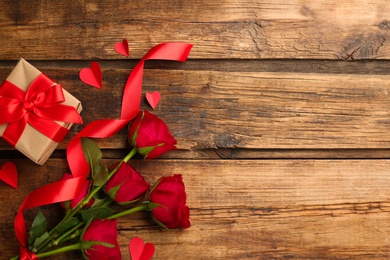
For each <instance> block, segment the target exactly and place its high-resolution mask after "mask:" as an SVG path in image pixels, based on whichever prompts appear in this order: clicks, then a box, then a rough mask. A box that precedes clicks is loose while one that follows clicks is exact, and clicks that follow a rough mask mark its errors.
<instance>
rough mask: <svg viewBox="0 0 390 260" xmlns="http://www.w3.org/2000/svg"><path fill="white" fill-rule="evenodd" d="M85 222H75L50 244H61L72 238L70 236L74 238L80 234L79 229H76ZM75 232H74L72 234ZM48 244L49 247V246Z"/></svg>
mask: <svg viewBox="0 0 390 260" xmlns="http://www.w3.org/2000/svg"><path fill="white" fill-rule="evenodd" d="M84 224H85V223H84V222H81V223H79V224H77V225H76V226H74V227H73V228H72V229H69V230H68V231H67V232H65V233H64V234H63V235H62V236H60V237H59V238H57V239H56V240H54V241H53V242H52V243H51V244H50V246H57V245H59V244H61V243H62V242H65V241H67V240H69V239H72V238H75V237H76V235H80V231H79V230H78V229H79V228H80V227H81V226H83V225H84ZM74 233H75V234H74ZM50 246H49V247H50Z"/></svg>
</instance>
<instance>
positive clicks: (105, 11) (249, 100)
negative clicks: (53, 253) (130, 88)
mask: <svg viewBox="0 0 390 260" xmlns="http://www.w3.org/2000/svg"><path fill="white" fill-rule="evenodd" d="M214 2H215V3H214ZM214 2H213V1H205V0H203V1H176V0H169V1H113V0H108V1H100V0H99V1H64V0H59V1H55V2H51V1H30V2H23V1H6V0H0V26H1V30H0V80H3V79H5V78H6V76H7V75H8V74H9V72H10V71H11V70H12V68H13V66H14V65H15V63H16V60H18V59H19V58H20V57H23V58H25V59H27V60H28V61H30V62H31V63H32V64H33V65H35V66H36V67H37V68H38V69H40V70H41V71H43V72H44V73H45V74H47V75H49V76H50V77H51V78H53V79H55V80H56V81H57V82H59V83H61V84H62V85H63V86H64V87H65V88H66V89H67V90H68V91H69V92H71V93H72V94H73V95H74V96H76V97H77V98H78V99H80V100H81V101H82V104H83V108H84V110H83V112H82V117H83V120H84V123H85V124H86V123H89V122H91V121H93V120H96V119H100V118H118V117H119V114H120V106H121V104H120V102H121V95H122V91H123V85H124V83H125V81H126V79H127V76H128V74H129V72H130V71H131V69H132V68H133V67H134V65H135V64H136V62H137V61H138V60H137V59H139V58H140V57H142V55H143V54H144V53H145V52H146V51H147V50H148V49H149V48H151V47H152V46H154V45H155V44H157V43H160V42H164V41H186V42H190V43H193V44H194V48H193V50H192V52H191V54H190V59H189V60H188V61H187V62H186V63H184V64H182V63H175V62H166V61H153V62H147V64H146V69H145V75H144V85H143V93H145V92H147V91H148V92H151V91H155V90H157V91H159V92H160V93H161V101H160V104H159V105H158V107H157V109H156V110H155V111H154V112H155V113H156V114H157V115H158V116H160V117H161V118H163V119H164V120H165V121H166V123H167V124H168V126H169V127H170V129H171V131H172V133H173V134H174V135H175V137H177V139H178V141H179V144H178V148H179V150H178V151H175V152H170V153H168V154H166V155H164V156H163V157H162V158H160V159H157V160H155V161H147V162H145V161H143V160H140V159H136V160H134V161H133V162H132V164H133V165H134V166H135V167H136V168H137V169H139V171H140V172H141V173H142V174H143V175H144V176H145V177H146V179H147V180H149V181H154V180H156V179H158V177H159V176H160V175H162V174H172V173H181V174H183V177H184V181H185V184H186V187H187V193H188V204H189V206H190V208H191V223H192V226H191V228H190V229H188V230H173V231H163V230H161V229H160V228H158V227H156V226H155V225H154V224H153V223H152V222H151V221H150V220H147V216H146V215H143V214H136V215H134V216H131V217H128V218H123V219H121V220H120V222H119V230H120V234H119V237H120V238H119V239H120V241H119V242H120V245H121V249H122V253H123V259H129V255H128V249H127V245H128V241H129V239H130V238H131V237H132V236H134V235H138V236H141V237H142V238H144V239H145V240H146V241H150V242H153V243H155V245H156V255H155V257H154V259H274V258H293V259H307V258H310V259H351V258H356V259H367V258H373V259H386V258H389V257H390V242H389V236H390V235H389V234H390V224H389V223H390V215H389V211H390V200H389V198H390V188H389V187H390V161H389V158H390V135H389V134H388V133H389V129H390V112H389V107H390V62H389V61H388V59H389V58H390V44H389V43H390V17H389V12H390V6H389V5H388V3H387V1H384V0H373V1H364V0H358V1H350V0H348V1H342V2H340V1H334V0H330V1H318V0H317V1H303V0H295V1H285V0H283V1H275V3H273V2H272V1H263V0H258V1H242V0H239V1H233V0H227V1H214ZM123 38H127V39H128V40H129V45H130V52H131V57H130V59H125V58H124V57H122V56H120V55H118V54H116V53H115V51H114V49H113V46H114V44H115V43H116V42H117V41H120V40H121V39H123ZM92 60H99V61H100V63H101V66H102V70H103V89H102V90H98V89H95V88H92V87H89V86H87V85H85V84H84V83H82V82H81V81H80V80H79V78H78V72H79V71H80V70H81V68H83V67H87V66H88V65H89V63H90V62H91V61H92ZM352 60H357V61H352ZM141 107H142V108H143V109H149V107H148V105H147V104H146V102H145V100H144V99H143V101H142V104H141ZM82 128H83V126H74V127H72V129H71V131H70V133H69V134H68V136H67V137H66V139H65V140H64V142H63V143H62V144H61V145H60V146H59V148H58V149H57V150H56V151H55V152H54V154H53V155H52V157H51V159H49V161H48V162H47V163H46V164H45V165H44V166H37V165H35V164H34V163H32V162H31V161H29V160H28V159H26V158H25V157H24V156H22V155H21V154H19V152H17V151H15V150H14V149H13V148H12V147H10V146H9V145H8V144H7V143H6V142H5V141H3V140H0V150H1V151H0V165H2V164H3V163H4V162H6V161H9V160H12V161H13V162H15V163H16V165H17V167H18V170H19V188H18V189H17V190H14V189H12V188H10V187H9V186H7V185H6V184H4V183H2V182H0V209H1V210H0V227H1V234H2V235H1V236H0V252H1V253H0V258H1V259H8V257H10V256H12V255H13V254H15V253H17V251H18V243H17V240H16V238H15V235H14V232H13V217H14V215H15V214H16V212H17V210H18V208H19V206H20V203H21V202H22V201H23V199H24V197H25V196H26V195H27V194H28V193H29V192H31V191H32V190H34V189H35V188H37V187H40V186H42V185H44V184H47V183H50V182H54V181H57V180H58V179H59V178H60V177H61V176H62V174H63V173H64V172H67V171H68V169H67V164H66V161H65V159H64V158H65V148H66V145H67V143H68V142H69V140H70V139H71V138H72V137H74V136H75V134H76V133H77V132H79V131H80V130H81V129H82ZM97 143H98V144H99V146H100V147H101V148H103V151H104V157H105V158H106V159H105V160H106V161H107V162H114V161H116V160H117V159H118V158H121V157H123V156H124V155H125V153H126V151H127V149H128V145H127V143H126V132H125V131H121V132H120V133H119V134H118V135H116V136H114V137H112V138H110V139H106V140H98V141H97ZM42 210H43V212H44V213H45V214H46V215H48V216H50V220H51V221H52V222H56V221H58V220H59V219H60V217H61V212H60V209H59V207H58V206H56V205H54V206H46V207H43V209H42ZM34 213H35V212H34V211H31V212H28V213H27V214H26V218H27V222H28V223H30V222H31V220H32V217H33V214H34ZM145 219H146V220H145ZM80 258H81V254H80V253H78V252H75V253H70V254H66V255H63V256H60V257H55V258H52V259H80Z"/></svg>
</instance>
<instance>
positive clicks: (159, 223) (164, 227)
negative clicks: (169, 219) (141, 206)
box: [152, 216, 169, 229]
mask: <svg viewBox="0 0 390 260" xmlns="http://www.w3.org/2000/svg"><path fill="white" fill-rule="evenodd" d="M152 219H153V221H154V222H156V224H157V225H159V226H160V227H162V228H163V229H169V228H167V227H166V226H165V225H164V224H163V223H161V222H160V221H158V220H157V219H155V218H154V217H153V216H152Z"/></svg>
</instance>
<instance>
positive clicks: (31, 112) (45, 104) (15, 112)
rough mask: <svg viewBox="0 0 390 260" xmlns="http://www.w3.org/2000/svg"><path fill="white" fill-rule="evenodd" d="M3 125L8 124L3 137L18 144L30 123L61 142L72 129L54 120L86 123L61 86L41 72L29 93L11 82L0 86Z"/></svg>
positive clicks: (0, 111)
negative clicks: (66, 101)
mask: <svg viewBox="0 0 390 260" xmlns="http://www.w3.org/2000/svg"><path fill="white" fill-rule="evenodd" d="M0 97H1V98H0V115H1V118H0V124H8V126H7V128H6V129H5V131H4V133H3V135H2V137H3V139H5V140H6V141H7V142H9V143H10V144H11V145H13V146H15V145H16V143H17V142H18V140H19V139H20V137H21V136H22V133H23V131H24V129H25V128H26V126H27V124H29V125H31V126H32V127H34V128H35V129H37V130H38V131H39V132H41V133H42V134H44V135H45V136H47V137H49V138H50V139H52V140H54V141H55V142H61V140H62V139H63V138H64V137H65V135H66V133H67V132H68V129H67V128H65V127H62V126H60V125H59V124H57V123H56V122H54V121H61V122H67V123H82V120H81V117H80V115H79V113H78V112H77V110H76V109H75V108H74V107H72V106H67V105H63V104H61V103H62V102H64V101H65V97H64V93H63V91H62V87H61V85H58V84H56V83H54V82H53V81H52V80H51V79H49V78H48V77H46V76H45V75H44V74H42V73H41V74H39V76H38V77H37V78H35V80H34V81H33V82H32V83H31V84H30V86H29V88H28V89H27V91H26V92H24V91H23V90H21V89H20V88H18V87H17V86H15V85H14V84H12V83H11V82H9V81H7V80H6V81H4V83H3V84H2V85H1V86H0Z"/></svg>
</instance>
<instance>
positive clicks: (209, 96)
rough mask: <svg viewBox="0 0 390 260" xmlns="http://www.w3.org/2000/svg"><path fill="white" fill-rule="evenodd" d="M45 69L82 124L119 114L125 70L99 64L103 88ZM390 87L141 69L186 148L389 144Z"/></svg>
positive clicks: (328, 78)
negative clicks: (77, 107)
mask: <svg viewBox="0 0 390 260" xmlns="http://www.w3.org/2000/svg"><path fill="white" fill-rule="evenodd" d="M45 72H46V73H47V74H48V75H50V76H51V77H52V78H54V79H56V81H58V82H60V83H61V84H62V85H63V86H64V88H66V89H67V90H68V91H70V92H71V93H72V94H73V95H75V96H76V97H77V98H79V99H80V100H81V102H82V104H83V107H84V110H83V112H82V117H83V120H84V123H85V124H87V123H89V122H91V121H93V120H96V119H102V118H119V115H120V107H121V98H122V90H123V85H124V82H125V80H126V78H127V76H128V74H129V70H125V69H107V70H104V72H103V73H104V81H103V85H104V87H103V90H98V89H94V88H91V87H89V86H87V85H85V84H84V83H82V82H81V81H80V80H78V74H77V73H78V70H75V69H47V70H45ZM4 75H6V73H4ZM389 89H390V76H389V75H356V74H324V73H276V72H275V73H272V72H220V71H193V70H188V71H187V70H158V69H154V70H146V71H145V76H144V88H143V91H144V93H145V92H152V91H159V92H160V93H161V102H160V104H159V106H158V109H156V110H155V111H154V112H155V113H156V114H157V115H158V116H160V117H161V118H163V119H164V120H165V121H166V123H167V124H168V126H169V128H170V129H171V131H172V133H173V134H174V136H176V137H177V139H178V141H179V145H178V147H179V148H180V149H183V150H199V149H218V148H248V149H331V148H332V149H351V148H355V149H362V148H366V149H368V148H380V149H388V148H390V136H389V135H388V134H387V133H388V129H389V128H390V121H389V120H388V118H389V116H390V112H389V109H388V104H389V102H390V97H389ZM142 108H143V109H148V108H149V106H147V104H146V101H145V100H144V98H143V105H142ZM80 129H82V126H80V125H78V126H75V127H74V128H73V129H72V130H71V133H70V134H69V135H68V138H67V139H66V141H65V142H64V143H63V144H62V146H61V148H65V145H66V143H67V142H68V141H69V138H72V137H73V136H74V135H75V134H76V133H77V132H78V131H79V130H80ZM126 140H127V139H126V131H122V132H121V134H120V135H118V136H117V137H114V138H111V139H106V140H102V141H100V142H99V145H100V146H101V148H125V147H127V142H126ZM0 144H1V147H3V148H6V147H9V146H8V144H6V143H5V142H4V141H1V142H0Z"/></svg>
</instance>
